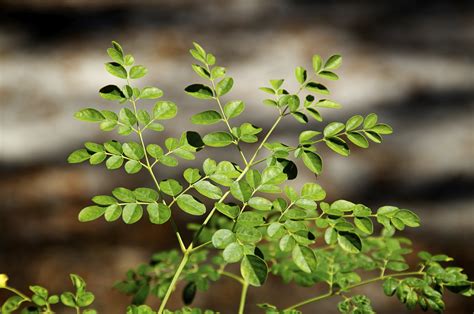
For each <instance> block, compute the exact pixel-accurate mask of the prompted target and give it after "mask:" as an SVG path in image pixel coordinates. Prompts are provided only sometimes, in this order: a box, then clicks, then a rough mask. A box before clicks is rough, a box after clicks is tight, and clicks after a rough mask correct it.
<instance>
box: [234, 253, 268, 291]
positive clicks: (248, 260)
mask: <svg viewBox="0 0 474 314" xmlns="http://www.w3.org/2000/svg"><path fill="white" fill-rule="evenodd" d="M240 273H241V274H242V277H243V278H244V280H245V281H246V282H248V283H249V284H250V285H252V286H255V287H259V286H261V285H263V284H264V283H265V281H266V280H267V274H268V267H267V263H265V261H264V260H263V259H261V258H260V257H257V256H255V255H245V256H244V258H243V259H242V263H241V264H240Z"/></svg>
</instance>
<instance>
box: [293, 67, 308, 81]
mask: <svg viewBox="0 0 474 314" xmlns="http://www.w3.org/2000/svg"><path fill="white" fill-rule="evenodd" d="M295 76H296V80H297V81H298V83H300V84H303V83H304V82H306V79H307V78H308V74H307V73H306V69H305V68H303V67H297V68H296V69H295Z"/></svg>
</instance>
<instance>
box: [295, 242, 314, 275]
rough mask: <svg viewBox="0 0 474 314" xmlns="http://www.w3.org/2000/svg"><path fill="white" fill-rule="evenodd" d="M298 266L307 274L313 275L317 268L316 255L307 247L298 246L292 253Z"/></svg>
mask: <svg viewBox="0 0 474 314" xmlns="http://www.w3.org/2000/svg"><path fill="white" fill-rule="evenodd" d="M291 256H292V259H293V261H294V262H295V264H296V266H298V267H299V269H301V270H302V271H304V272H305V273H311V272H313V271H315V270H316V268H317V261H316V255H315V254H314V252H313V250H311V249H310V248H308V247H306V246H301V245H296V246H295V247H294V248H293V251H292V253H291Z"/></svg>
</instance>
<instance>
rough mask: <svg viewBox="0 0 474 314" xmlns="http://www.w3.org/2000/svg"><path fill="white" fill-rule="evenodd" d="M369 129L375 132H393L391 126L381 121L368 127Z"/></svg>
mask: <svg viewBox="0 0 474 314" xmlns="http://www.w3.org/2000/svg"><path fill="white" fill-rule="evenodd" d="M370 131H373V132H375V133H377V134H392V133H393V129H392V127H391V126H390V125H388V124H383V123H379V124H377V125H375V126H374V127H372V128H371V129H370Z"/></svg>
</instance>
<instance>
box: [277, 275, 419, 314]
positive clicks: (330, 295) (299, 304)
mask: <svg viewBox="0 0 474 314" xmlns="http://www.w3.org/2000/svg"><path fill="white" fill-rule="evenodd" d="M424 274H425V273H424V272H422V271H420V270H419V271H413V272H405V273H399V274H390V275H385V276H379V277H375V278H371V279H367V280H364V281H361V282H359V283H356V284H353V285H350V286H347V287H345V288H344V289H341V290H339V291H337V292H331V291H330V292H328V293H326V294H323V295H319V296H316V297H314V298H310V299H307V300H304V301H301V302H299V303H296V304H293V305H292V306H289V307H287V308H286V309H285V310H284V311H289V310H293V309H296V308H299V307H302V306H303V305H306V304H309V303H313V302H316V301H320V300H322V299H326V298H330V297H333V296H335V295H340V294H341V293H343V292H345V291H347V290H350V289H353V288H357V287H360V286H364V285H367V284H370V283H373V282H376V281H380V280H385V279H387V278H391V277H403V276H423V275H424Z"/></svg>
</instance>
